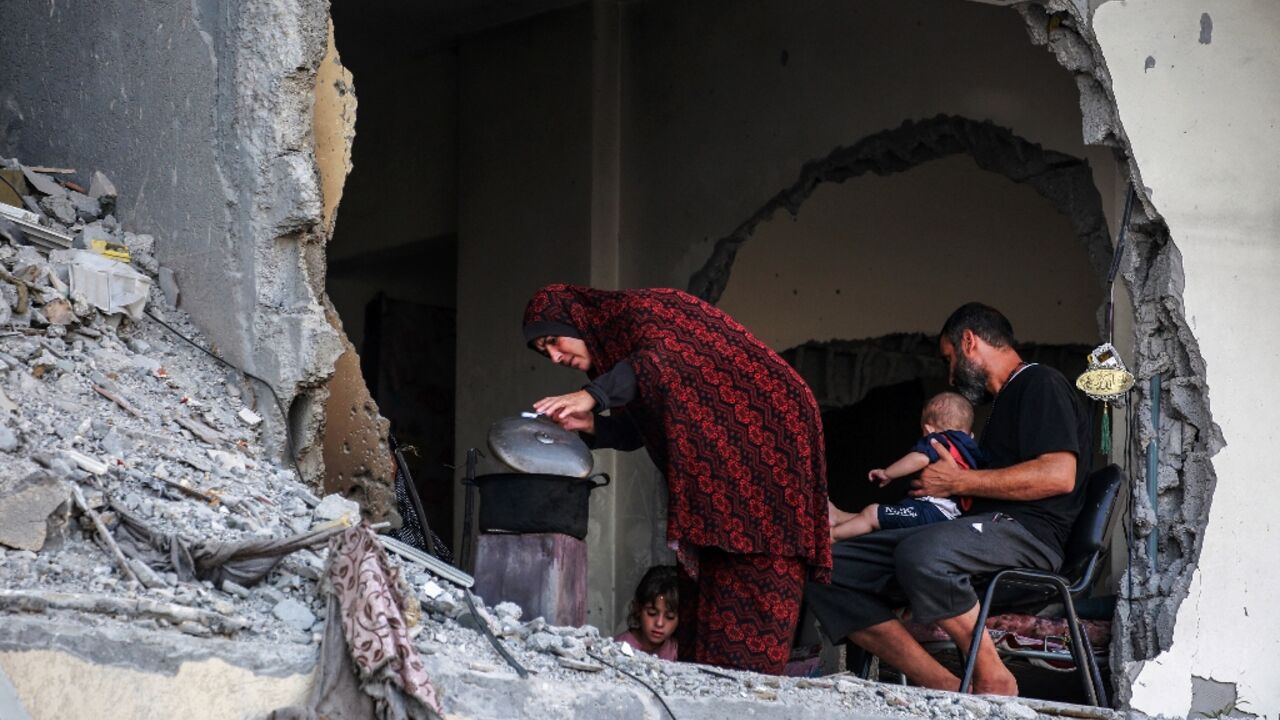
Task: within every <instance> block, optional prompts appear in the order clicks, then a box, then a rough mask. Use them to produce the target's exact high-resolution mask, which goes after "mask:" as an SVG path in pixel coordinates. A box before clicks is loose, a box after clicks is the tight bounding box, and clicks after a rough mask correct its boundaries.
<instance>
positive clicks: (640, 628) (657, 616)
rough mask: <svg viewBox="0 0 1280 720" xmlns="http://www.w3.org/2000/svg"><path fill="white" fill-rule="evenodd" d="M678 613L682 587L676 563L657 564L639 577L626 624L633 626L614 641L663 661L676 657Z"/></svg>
mask: <svg viewBox="0 0 1280 720" xmlns="http://www.w3.org/2000/svg"><path fill="white" fill-rule="evenodd" d="M679 612H680V590H679V586H678V581H677V575H676V569H675V566H672V565H655V566H653V567H651V568H649V570H648V572H646V573H645V574H644V577H642V578H640V584H639V585H637V586H636V595H635V597H634V598H632V599H631V609H630V611H629V612H628V614H627V626H628V627H630V628H631V629H630V630H628V631H626V632H624V633H622V634H621V635H618V636H617V637H615V638H614V640H617V641H618V642H624V643H626V644H628V645H630V646H631V647H633V648H635V649H637V650H643V651H644V652H647V653H649V654H651V655H657V656H658V657H660V658H662V659H663V660H675V659H676V652H677V650H678V647H677V643H676V638H675V631H676V626H677V625H679V624H680V616H679Z"/></svg>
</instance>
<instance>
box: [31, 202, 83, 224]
mask: <svg viewBox="0 0 1280 720" xmlns="http://www.w3.org/2000/svg"><path fill="white" fill-rule="evenodd" d="M40 207H41V208H42V209H43V210H44V211H45V212H47V213H49V216H50V217H51V218H53V219H54V220H57V221H58V222H60V223H62V224H63V225H74V224H75V222H76V219H77V217H78V216H77V215H76V206H75V205H73V204H72V203H71V199H70V198H68V197H67V196H66V195H47V196H45V197H43V198H41V200H40Z"/></svg>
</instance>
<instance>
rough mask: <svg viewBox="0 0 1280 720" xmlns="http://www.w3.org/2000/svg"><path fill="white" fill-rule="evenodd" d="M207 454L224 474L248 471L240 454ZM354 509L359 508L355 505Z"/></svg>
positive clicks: (213, 451)
mask: <svg viewBox="0 0 1280 720" xmlns="http://www.w3.org/2000/svg"><path fill="white" fill-rule="evenodd" d="M208 453H209V459H210V460H213V462H214V465H215V466H216V467H217V468H218V469H219V470H221V471H222V472H224V473H229V474H233V475H243V474H244V473H245V472H246V471H247V470H248V464H247V463H246V462H245V457H244V456H243V455H241V454H240V453H233V452H226V451H223V450H209V451H208ZM356 507H359V506H358V505H357V506H356Z"/></svg>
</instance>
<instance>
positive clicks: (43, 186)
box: [22, 165, 67, 197]
mask: <svg viewBox="0 0 1280 720" xmlns="http://www.w3.org/2000/svg"><path fill="white" fill-rule="evenodd" d="M22 175H23V177H25V178H26V179H27V182H28V183H30V184H31V187H33V188H35V189H36V192H39V193H40V194H42V195H46V196H49V197H58V196H65V195H66V194H67V189H66V188H64V187H62V186H61V185H59V184H58V182H57V181H56V180H54V179H53V178H51V177H49V176H48V175H44V174H42V173H38V172H36V171H35V170H33V169H31V168H29V167H27V166H26V165H23V166H22Z"/></svg>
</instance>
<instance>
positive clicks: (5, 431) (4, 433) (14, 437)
mask: <svg viewBox="0 0 1280 720" xmlns="http://www.w3.org/2000/svg"><path fill="white" fill-rule="evenodd" d="M18 445H19V441H18V434H17V433H16V432H14V431H13V428H10V427H7V426H4V425H0V452H7V453H11V452H13V451H14V450H17V449H18Z"/></svg>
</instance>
